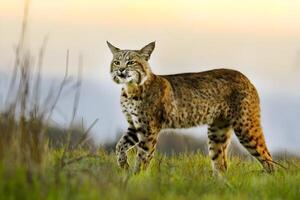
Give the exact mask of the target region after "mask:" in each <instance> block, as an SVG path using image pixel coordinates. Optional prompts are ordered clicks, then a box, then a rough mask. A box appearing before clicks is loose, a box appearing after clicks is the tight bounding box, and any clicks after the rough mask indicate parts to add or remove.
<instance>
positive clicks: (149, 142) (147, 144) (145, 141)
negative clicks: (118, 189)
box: [134, 135, 157, 173]
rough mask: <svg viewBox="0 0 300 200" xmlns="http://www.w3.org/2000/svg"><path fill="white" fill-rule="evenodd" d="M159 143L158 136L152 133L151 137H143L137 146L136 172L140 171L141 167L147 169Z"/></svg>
mask: <svg viewBox="0 0 300 200" xmlns="http://www.w3.org/2000/svg"><path fill="white" fill-rule="evenodd" d="M156 144H157V136H156V135H152V136H150V137H142V138H141V140H140V141H139V143H138V145H137V147H138V152H137V158H136V163H135V167H134V172H135V173H138V172H139V171H140V170H141V169H143V170H145V169H147V167H148V165H149V164H150V161H151V160H152V158H153V155H154V152H155V147H156Z"/></svg>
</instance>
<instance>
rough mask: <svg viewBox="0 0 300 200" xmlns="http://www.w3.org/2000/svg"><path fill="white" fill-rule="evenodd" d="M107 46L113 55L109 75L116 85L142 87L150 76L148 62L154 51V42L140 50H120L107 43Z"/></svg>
mask: <svg viewBox="0 0 300 200" xmlns="http://www.w3.org/2000/svg"><path fill="white" fill-rule="evenodd" d="M107 45H108V47H109V49H110V50H111V52H112V54H113V60H112V62H111V65H110V74H111V76H112V78H113V80H114V81H115V82H116V83H118V84H129V83H135V84H138V85H142V84H143V83H144V82H145V81H146V80H147V78H148V77H149V76H151V74H152V72H151V70H150V67H149V64H148V60H149V59H150V56H151V53H152V52H153V50H154V47H155V42H151V43H150V44H148V45H146V46H145V47H143V48H142V49H140V50H121V49H119V48H117V47H114V46H113V45H112V44H110V43H109V42H107Z"/></svg>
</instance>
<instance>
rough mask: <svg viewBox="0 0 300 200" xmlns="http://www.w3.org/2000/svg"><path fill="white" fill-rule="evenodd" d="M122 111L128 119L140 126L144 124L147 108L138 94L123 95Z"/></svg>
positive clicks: (135, 125)
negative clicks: (131, 95)
mask: <svg viewBox="0 0 300 200" xmlns="http://www.w3.org/2000/svg"><path fill="white" fill-rule="evenodd" d="M121 107H122V112H123V113H124V114H125V117H126V119H127V121H128V122H129V123H130V124H132V125H134V127H136V128H138V127H141V126H142V123H143V122H144V121H145V118H146V115H145V113H146V112H145V109H144V106H143V102H142V99H141V98H140V97H137V96H133V97H128V96H126V95H122V96H121Z"/></svg>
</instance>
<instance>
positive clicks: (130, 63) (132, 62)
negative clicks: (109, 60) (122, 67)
mask: <svg viewBox="0 0 300 200" xmlns="http://www.w3.org/2000/svg"><path fill="white" fill-rule="evenodd" d="M134 63H135V61H133V60H131V61H128V62H127V65H133V64H134Z"/></svg>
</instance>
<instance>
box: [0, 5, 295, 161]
mask: <svg viewBox="0 0 300 200" xmlns="http://www.w3.org/2000/svg"><path fill="white" fill-rule="evenodd" d="M23 9H24V1H23V0H0V91H1V96H0V100H1V103H0V106H1V107H3V106H5V104H4V103H3V99H4V97H3V96H4V93H5V92H6V91H7V88H8V83H9V79H10V76H11V72H12V70H13V63H14V49H15V48H16V44H17V42H18V38H19V35H20V32H21V23H22V18H23ZM28 19H29V26H28V30H27V34H26V40H25V42H26V46H27V47H28V48H29V49H30V50H31V51H32V53H35V54H37V53H38V51H39V48H40V46H41V45H42V43H43V41H44V39H45V37H46V38H47V48H46V52H45V57H44V65H43V73H42V77H43V83H42V85H41V88H42V91H43V89H44V90H48V89H49V87H50V85H51V84H53V83H55V82H57V80H60V79H62V77H63V75H64V71H65V57H66V52H67V50H69V52H70V68H69V71H70V74H71V76H74V77H75V76H76V73H77V66H78V56H79V54H81V55H82V57H83V86H82V89H81V97H80V103H79V114H78V117H77V118H78V119H77V120H81V118H83V119H84V120H85V121H86V123H88V124H91V123H92V122H93V121H94V120H95V119H97V118H99V122H98V123H97V124H96V125H95V127H94V128H93V138H94V139H95V142H96V143H97V144H104V143H110V142H111V143H113V142H114V141H115V140H116V138H117V137H118V136H119V134H120V133H121V132H122V130H125V129H126V121H125V119H124V117H123V116H122V114H121V109H120V105H119V93H120V86H118V85H116V84H114V83H113V82H112V81H111V78H110V75H109V65H110V61H111V58H112V55H111V53H110V51H109V49H108V48H107V46H106V40H108V41H110V42H111V43H112V44H114V45H115V46H117V47H119V48H126V49H139V48H141V47H143V46H144V45H145V44H147V43H149V42H151V41H154V40H155V41H156V49H155V50H154V53H153V55H152V58H151V60H150V65H151V67H152V70H153V72H154V73H156V74H173V73H182V72H198V71H203V70H208V69H214V68H220V67H226V68H232V69H236V70H240V71H241V72H242V73H244V74H245V75H247V76H248V77H249V78H250V80H251V81H252V82H253V84H254V85H256V87H257V89H258V92H259V94H260V98H261V109H262V123H263V128H264V132H265V137H266V140H267V143H268V146H269V148H270V149H271V151H273V152H275V151H284V152H285V151H288V152H291V153H293V154H298V155H300V145H299V144H300V134H299V128H298V123H299V116H300V104H299V102H300V91H299V88H298V87H299V85H300V26H298V23H299V21H300V1H295V0H251V1H250V0H249V1H247V0H244V1H234V0H218V1H215V0H210V1H202V0H189V1H187V0H185V1H183V0H152V1H141V0H127V1H121V0H120V1H117V0H110V1H105V0H31V1H30V12H29V18H28ZM42 95H43V92H42ZM43 98H46V94H44V97H43ZM73 98H74V96H72V95H70V94H68V93H66V94H65V95H64V96H63V97H62V99H61V101H60V102H59V104H58V105H57V108H56V110H55V112H54V115H53V119H52V123H53V124H55V125H57V126H62V127H64V126H66V125H67V124H68V122H69V121H70V118H71V113H72V112H71V111H72V106H71V105H70V101H72V99H73ZM177 133H178V134H179V135H183V136H185V135H188V136H191V137H195V138H199V141H200V140H201V138H202V139H205V138H206V137H207V136H206V127H200V128H193V129H188V130H180V131H179V132H177ZM171 136H172V135H171ZM183 136H176V137H178V138H179V139H178V141H179V142H173V143H172V144H171V146H172V145H173V146H179V144H180V142H181V143H184V144H185V145H186V146H191V144H190V142H191V141H190V140H187V139H186V137H183ZM170 138H171V137H170ZM183 138H185V139H183ZM234 139H235V138H234ZM165 140H166V139H165ZM165 140H164V141H165ZM235 140H236V139H235ZM192 141H193V140H192ZM162 143H163V142H162ZM162 146H163V145H162ZM183 146H184V145H183Z"/></svg>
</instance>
